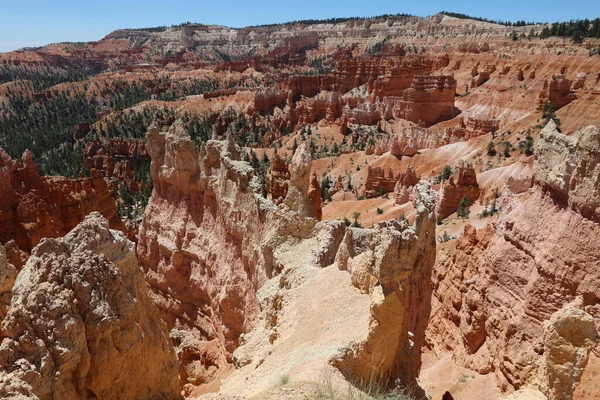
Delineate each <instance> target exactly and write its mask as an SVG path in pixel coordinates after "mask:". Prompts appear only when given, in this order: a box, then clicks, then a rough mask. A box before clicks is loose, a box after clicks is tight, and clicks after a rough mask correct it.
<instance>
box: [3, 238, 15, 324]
mask: <svg viewBox="0 0 600 400" xmlns="http://www.w3.org/2000/svg"><path fill="white" fill-rule="evenodd" d="M17 273H18V271H17V269H16V268H15V266H14V265H12V264H11V263H9V262H8V259H7V258H6V249H4V247H3V246H2V245H0V324H2V320H4V317H5V316H6V310H7V308H8V306H9V305H10V299H11V298H12V293H11V290H12V288H13V286H14V284H15V279H16V278H17Z"/></svg>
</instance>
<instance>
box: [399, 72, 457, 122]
mask: <svg viewBox="0 0 600 400" xmlns="http://www.w3.org/2000/svg"><path fill="white" fill-rule="evenodd" d="M455 95H456V80H454V77H453V76H452V75H437V76H432V75H418V76H415V78H414V80H413V82H412V84H411V87H410V88H409V89H407V90H405V91H404V94H403V95H402V98H401V99H400V101H399V102H397V103H396V104H394V105H393V106H392V107H393V111H392V112H393V115H394V117H396V118H404V119H407V120H409V121H412V122H421V121H422V122H423V123H425V124H426V125H427V126H429V125H432V124H434V123H436V122H439V121H442V120H445V119H449V118H452V117H453V116H454V112H455V111H454V97H455Z"/></svg>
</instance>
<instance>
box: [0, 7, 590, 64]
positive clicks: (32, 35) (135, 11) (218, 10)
mask: <svg viewBox="0 0 600 400" xmlns="http://www.w3.org/2000/svg"><path fill="white" fill-rule="evenodd" d="M441 10H446V11H454V12H461V13H465V14H469V15H473V16H480V17H486V18H492V19H502V20H512V21H515V20H519V19H524V20H527V21H529V20H536V21H563V20H569V19H577V18H590V19H591V18H596V17H600V0H577V1H568V2H567V1H564V0H561V1H555V0H545V1H541V0H503V1H497V2H492V1H488V0H465V1H455V2H450V1H419V0H416V1H415V0H411V1H403V0H395V1H394V0H336V1H333V0H296V1H290V0H277V1H265V0H257V1H252V0H198V1H183V0H160V1H157V0H146V1H139V0H134V1H127V0H121V1H116V0H103V1H97V0H96V1H94V0H62V1H61V0H54V1H49V0H20V1H15V0H0V52H2V51H10V50H14V49H16V48H20V47H24V46H39V45H43V44H48V43H52V42H60V41H90V40H98V39H101V38H102V37H104V36H105V35H107V34H108V33H110V32H111V31H113V30H115V29H118V28H135V27H138V28H139V27H147V26H157V25H171V24H176V23H180V22H184V21H192V22H201V23H206V24H220V25H227V26H233V27H240V26H246V25H258V24H264V23H272V22H285V21H290V20H297V19H308V18H315V19H317V18H330V17H347V16H370V15H377V14H385V13H389V14H395V13H398V12H401V13H410V14H415V15H420V16H427V15H431V14H435V13H436V12H438V11H441Z"/></svg>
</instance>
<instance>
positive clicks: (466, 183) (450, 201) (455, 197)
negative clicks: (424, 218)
mask: <svg viewBox="0 0 600 400" xmlns="http://www.w3.org/2000/svg"><path fill="white" fill-rule="evenodd" d="M480 195H481V190H480V189H479V184H478V183H477V176H476V173H475V169H474V168H473V165H471V164H468V163H461V164H460V165H459V167H458V176H457V179H456V182H455V181H454V176H451V177H450V179H448V181H445V182H443V183H442V187H441V188H440V197H439V202H438V206H437V212H438V215H439V216H441V217H442V218H446V217H447V216H449V215H450V214H452V213H454V212H456V210H458V207H459V204H460V201H461V200H462V198H463V197H465V196H466V197H467V199H468V203H467V204H468V205H469V206H471V205H472V204H473V203H474V202H475V201H477V199H479V196H480Z"/></svg>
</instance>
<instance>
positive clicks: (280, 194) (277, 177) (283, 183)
mask: <svg viewBox="0 0 600 400" xmlns="http://www.w3.org/2000/svg"><path fill="white" fill-rule="evenodd" d="M289 181H290V169H289V167H288V165H287V164H286V162H285V161H283V159H282V158H281V157H280V156H279V155H278V154H275V157H273V159H272V160H271V165H270V166H269V171H268V173H267V182H266V187H267V193H268V194H270V195H271V199H272V200H273V201H274V202H276V201H277V200H279V199H285V196H287V192H288V184H289Z"/></svg>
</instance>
